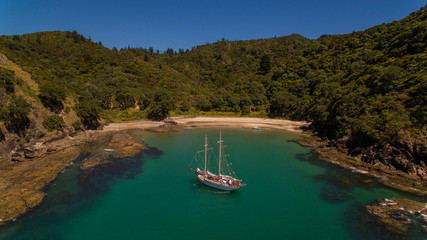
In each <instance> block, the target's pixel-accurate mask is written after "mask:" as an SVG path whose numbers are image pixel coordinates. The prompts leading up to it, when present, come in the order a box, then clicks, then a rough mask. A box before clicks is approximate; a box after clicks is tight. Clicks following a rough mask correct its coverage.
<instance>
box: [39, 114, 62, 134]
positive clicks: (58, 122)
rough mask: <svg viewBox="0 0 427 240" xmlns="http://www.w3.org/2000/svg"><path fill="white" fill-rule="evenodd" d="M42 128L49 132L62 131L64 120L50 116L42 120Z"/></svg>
mask: <svg viewBox="0 0 427 240" xmlns="http://www.w3.org/2000/svg"><path fill="white" fill-rule="evenodd" d="M43 126H44V127H45V128H46V129H47V130H49V131H53V130H58V131H62V130H63V129H64V119H63V118H62V117H61V116H58V115H51V116H49V117H47V118H45V119H44V120H43Z"/></svg>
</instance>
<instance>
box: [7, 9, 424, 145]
mask: <svg viewBox="0 0 427 240" xmlns="http://www.w3.org/2000/svg"><path fill="white" fill-rule="evenodd" d="M426 16H427V13H426V7H424V8H422V9H421V10H420V11H417V12H414V13H412V14H410V15H409V16H408V17H406V18H404V19H402V20H400V21H395V22H392V23H389V24H382V25H378V26H375V27H372V28H370V29H367V30H365V31H361V32H354V33H351V34H346V35H324V36H321V37H320V38H319V39H316V40H309V39H307V38H304V37H303V36H300V35H297V34H293V35H290V36H285V37H276V38H272V39H261V40H252V41H227V40H224V39H222V40H221V41H218V42H216V43H213V44H207V45H203V46H198V47H195V48H193V49H192V50H191V51H184V50H182V49H179V50H178V52H176V51H174V50H173V49H168V50H167V51H166V52H165V53H161V54H160V53H158V52H155V51H154V49H152V48H149V49H142V48H127V49H121V50H120V51H118V50H117V49H115V48H114V49H112V50H110V49H107V48H105V47H103V46H102V44H101V43H94V42H92V41H91V40H90V39H86V38H84V37H83V36H81V35H80V34H78V33H77V32H75V31H74V32H59V31H56V32H39V33H33V34H25V35H22V36H1V37H0V52H1V53H3V54H5V55H6V56H7V57H8V58H9V59H11V60H12V61H13V62H15V63H17V64H18V65H20V66H21V67H22V68H23V69H24V70H25V71H27V72H29V73H30V74H31V76H32V78H33V79H34V80H35V81H36V82H37V83H38V84H39V86H40V92H39V93H38V95H37V96H38V98H39V99H40V101H41V102H42V103H43V104H44V105H45V106H46V107H47V108H48V109H50V110H51V111H52V112H53V113H60V112H61V111H64V110H65V109H64V107H63V101H64V100H65V99H66V98H67V97H68V98H70V99H74V100H75V102H76V104H75V105H74V106H73V109H75V111H76V113H77V114H78V116H79V117H80V119H81V123H82V124H83V125H84V126H85V127H87V128H96V127H97V126H98V124H99V119H100V118H101V117H102V116H104V118H106V117H105V116H107V115H108V114H105V113H106V112H107V113H109V114H112V113H113V112H126V111H127V110H129V109H137V110H136V111H137V112H139V113H140V115H138V116H140V117H144V118H151V119H156V120H159V119H162V118H164V117H166V116H168V115H170V114H171V112H174V113H175V114H179V113H197V111H221V112H237V113H241V114H242V115H245V114H249V113H251V112H258V113H260V116H262V115H263V114H264V115H265V116H267V115H268V116H269V117H272V118H275V117H280V118H288V119H293V120H307V121H310V122H312V123H313V126H314V128H315V129H316V130H317V132H318V133H319V134H321V135H323V136H327V137H329V138H331V139H348V144H349V146H353V147H367V146H371V145H375V144H379V143H384V142H388V141H391V140H392V139H394V138H395V137H396V136H398V135H399V134H402V133H404V134H405V135H408V136H411V137H412V138H415V139H418V140H421V141H424V142H425V141H426V139H425V136H426V122H427V53H426V44H427V32H426V29H427V20H426ZM0 70H1V71H0V95H1V98H2V100H1V101H0V104H1V105H0V110H1V111H0V113H1V114H0V118H1V119H0V120H2V121H5V122H7V121H11V119H14V118H16V117H18V118H19V116H21V115H19V114H24V115H25V113H27V109H28V108H26V107H25V104H23V103H22V101H21V100H22V99H21V100H20V99H19V98H13V97H11V96H12V95H13V94H14V93H13V87H11V86H13V84H18V81H17V80H16V77H15V76H14V75H13V73H10V72H8V71H7V70H5V69H2V68H0ZM19 101H21V102H19ZM21 105H22V106H21ZM13 109H15V110H13ZM19 109H20V111H19V113H16V114H15V113H13V111H18V110H19ZM103 114H104V115H103ZM21 117H22V116H21ZM22 118H25V117H22ZM49 120H50V121H48V123H52V122H55V123H57V122H59V123H60V124H59V125H58V126H59V127H62V125H61V124H62V122H61V120H60V119H56V118H54V117H52V118H51V119H49ZM53 120H55V121H53ZM107 120H108V119H107ZM13 121H15V120H13ZM22 121H23V122H22V123H19V124H27V123H26V120H25V119H23V120H22ZM15 122H16V121H15ZM18 122H20V121H17V123H18ZM51 125H54V124H51ZM54 126H57V125H54Z"/></svg>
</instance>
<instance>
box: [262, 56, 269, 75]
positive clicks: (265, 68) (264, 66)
mask: <svg viewBox="0 0 427 240" xmlns="http://www.w3.org/2000/svg"><path fill="white" fill-rule="evenodd" d="M270 70H271V57H270V55H268V54H264V55H263V56H262V57H261V61H260V63H259V71H260V72H261V74H264V75H265V74H267V73H269V72H270Z"/></svg>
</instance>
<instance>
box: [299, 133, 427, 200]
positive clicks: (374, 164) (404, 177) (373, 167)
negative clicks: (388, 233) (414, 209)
mask: <svg viewBox="0 0 427 240" xmlns="http://www.w3.org/2000/svg"><path fill="white" fill-rule="evenodd" d="M296 142H298V143H299V144H301V145H304V146H310V147H314V148H315V149H314V151H316V152H317V153H319V155H320V159H321V160H324V161H327V162H330V163H332V164H335V165H339V166H341V167H343V168H346V169H349V170H351V171H352V172H358V173H361V174H366V175H368V176H373V177H376V178H378V179H379V181H380V182H382V183H383V184H384V185H386V186H388V187H391V188H395V189H399V190H402V191H405V192H411V193H414V194H419V195H427V175H426V174H425V170H426V167H424V166H425V165H424V163H425V153H424V150H423V149H425V145H423V144H421V143H419V142H413V141H410V140H409V139H407V140H404V138H401V140H399V142H400V143H401V144H402V146H404V145H406V149H409V150H411V151H409V150H407V152H408V154H409V153H410V154H409V156H410V157H406V158H404V157H403V156H404V155H405V154H403V153H402V152H404V150H402V149H403V147H399V148H398V149H400V150H398V149H394V148H388V150H387V151H381V150H379V149H380V148H381V149H382V148H384V147H380V146H377V148H374V147H371V148H370V149H350V148H348V147H347V144H346V141H345V139H341V140H337V141H330V140H328V139H326V138H320V137H318V136H317V134H316V133H315V132H312V131H305V132H304V135H302V136H301V137H300V138H299V139H298V140H297V141H296ZM403 143H405V144H403ZM384 146H386V145H384ZM399 153H402V154H401V155H400V156H401V158H399V157H398V156H399ZM380 157H382V159H383V160H381V161H380V160H379V159H380ZM399 159H400V160H399ZM410 159H412V160H410ZM416 159H421V160H416ZM423 159H424V160H423ZM397 161H401V163H402V164H403V163H404V162H406V161H410V162H411V163H408V164H407V166H412V164H415V169H416V172H414V171H412V172H407V171H404V170H402V169H404V168H403V166H404V165H401V166H402V167H395V166H394V165H392V162H397ZM417 162H419V164H417ZM405 169H406V168H405Z"/></svg>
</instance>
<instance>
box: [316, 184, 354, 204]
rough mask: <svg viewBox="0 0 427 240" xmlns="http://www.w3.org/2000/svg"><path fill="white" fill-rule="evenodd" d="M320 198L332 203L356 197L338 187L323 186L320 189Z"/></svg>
mask: <svg viewBox="0 0 427 240" xmlns="http://www.w3.org/2000/svg"><path fill="white" fill-rule="evenodd" d="M320 198H321V199H323V200H325V201H327V202H330V203H342V202H347V201H349V200H351V199H353V198H354V197H353V196H352V195H351V194H349V193H347V192H346V191H342V190H339V189H337V188H331V187H322V188H321V191H320Z"/></svg>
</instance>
